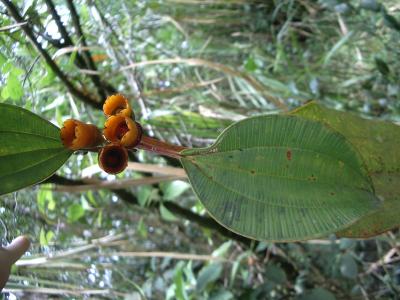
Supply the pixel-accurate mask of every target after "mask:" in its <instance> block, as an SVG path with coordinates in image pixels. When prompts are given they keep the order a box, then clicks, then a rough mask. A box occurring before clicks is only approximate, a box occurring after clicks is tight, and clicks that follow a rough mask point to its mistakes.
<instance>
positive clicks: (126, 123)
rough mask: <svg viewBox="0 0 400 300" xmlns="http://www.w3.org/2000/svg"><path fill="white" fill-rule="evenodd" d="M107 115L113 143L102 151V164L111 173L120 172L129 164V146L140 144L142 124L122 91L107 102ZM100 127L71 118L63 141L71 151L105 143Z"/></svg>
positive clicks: (107, 131) (107, 136) (108, 136)
mask: <svg viewBox="0 0 400 300" xmlns="http://www.w3.org/2000/svg"><path fill="white" fill-rule="evenodd" d="M103 112H104V114H105V115H106V116H107V120H106V122H105V124H104V130H103V136H104V138H105V140H107V141H108V142H109V143H108V144H107V145H106V146H104V147H102V148H101V149H100V151H99V157H98V158H99V166H100V167H101V168H102V169H103V170H104V171H105V172H107V173H109V174H117V173H120V172H122V171H123V170H125V168H126V167H127V165H128V151H127V148H128V149H131V148H134V147H136V146H137V145H138V144H139V143H140V140H141V138H142V127H141V126H140V124H139V123H137V122H135V115H134V114H133V111H132V109H131V107H130V105H129V102H128V100H127V99H126V98H125V97H124V96H123V95H121V94H116V95H112V96H110V97H108V98H107V99H106V101H105V103H104V105H103ZM103 136H102V135H101V133H100V131H99V129H98V128H97V127H96V126H94V125H90V124H84V123H82V122H80V121H77V120H73V119H69V120H66V121H65V122H64V125H63V128H61V140H62V142H63V144H64V146H65V147H67V148H69V149H71V150H79V149H88V148H93V147H95V146H98V145H100V144H102V143H103V142H104V138H103Z"/></svg>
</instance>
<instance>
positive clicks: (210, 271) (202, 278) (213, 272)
mask: <svg viewBox="0 0 400 300" xmlns="http://www.w3.org/2000/svg"><path fill="white" fill-rule="evenodd" d="M221 272H222V265H221V264H220V263H213V264H210V265H207V266H205V267H204V268H202V269H201V270H200V272H199V277H198V278H197V285H196V289H197V291H199V292H201V291H202V290H204V289H205V288H206V287H207V285H208V284H209V283H211V282H214V281H216V280H217V279H218V278H219V276H220V275H221Z"/></svg>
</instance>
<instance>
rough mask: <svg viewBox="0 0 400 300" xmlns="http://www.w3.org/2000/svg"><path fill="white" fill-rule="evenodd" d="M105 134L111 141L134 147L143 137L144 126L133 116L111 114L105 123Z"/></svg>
mask: <svg viewBox="0 0 400 300" xmlns="http://www.w3.org/2000/svg"><path fill="white" fill-rule="evenodd" d="M103 134H104V136H105V137H106V139H107V140H109V141H110V142H113V143H121V145H122V146H125V147H128V148H133V147H135V146H136V145H138V144H139V142H140V140H141V138H142V127H141V126H140V124H139V123H137V122H135V121H133V120H132V119H131V118H128V117H124V116H122V115H117V116H111V117H109V118H108V119H107V121H106V123H105V124H104V130H103Z"/></svg>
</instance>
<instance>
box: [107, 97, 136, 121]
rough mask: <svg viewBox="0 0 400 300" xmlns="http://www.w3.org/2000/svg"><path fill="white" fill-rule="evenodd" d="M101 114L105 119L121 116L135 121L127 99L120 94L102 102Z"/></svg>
mask: <svg viewBox="0 0 400 300" xmlns="http://www.w3.org/2000/svg"><path fill="white" fill-rule="evenodd" d="M103 112H104V114H105V115H106V116H107V117H109V116H114V115H122V116H125V117H131V118H132V119H135V115H134V114H133V112H132V109H131V107H130V105H129V102H128V99H126V98H125V97H124V96H123V95H121V94H116V95H112V96H109V97H108V98H107V99H106V101H105V102H104V105H103Z"/></svg>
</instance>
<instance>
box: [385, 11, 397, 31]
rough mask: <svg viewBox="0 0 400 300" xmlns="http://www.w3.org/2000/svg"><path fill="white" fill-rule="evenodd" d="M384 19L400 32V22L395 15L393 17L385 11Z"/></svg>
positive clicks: (390, 26)
mask: <svg viewBox="0 0 400 300" xmlns="http://www.w3.org/2000/svg"><path fill="white" fill-rule="evenodd" d="M383 21H384V24H385V25H386V26H387V27H389V28H391V29H394V30H396V31H399V32H400V22H399V21H397V19H396V18H395V17H393V16H392V15H389V14H388V13H386V12H383Z"/></svg>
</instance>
